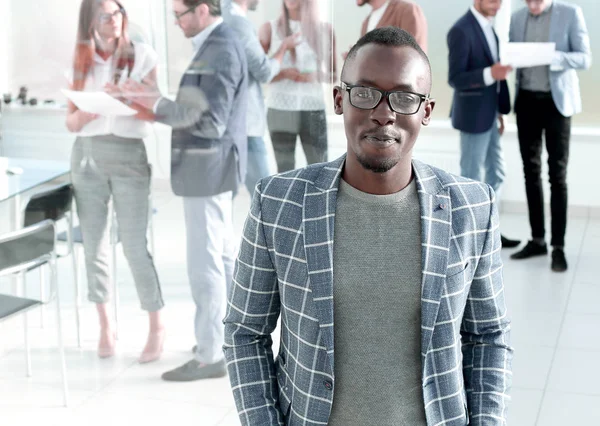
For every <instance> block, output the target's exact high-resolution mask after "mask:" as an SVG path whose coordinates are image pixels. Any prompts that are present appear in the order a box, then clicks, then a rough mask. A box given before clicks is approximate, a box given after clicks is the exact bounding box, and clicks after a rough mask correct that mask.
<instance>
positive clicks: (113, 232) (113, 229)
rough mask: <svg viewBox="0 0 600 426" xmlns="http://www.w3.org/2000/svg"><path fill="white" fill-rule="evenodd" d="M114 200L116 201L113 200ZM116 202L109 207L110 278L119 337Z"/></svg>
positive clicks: (116, 335) (116, 333)
mask: <svg viewBox="0 0 600 426" xmlns="http://www.w3.org/2000/svg"><path fill="white" fill-rule="evenodd" d="M113 202H114V201H113ZM113 206H114V204H112V205H111V208H110V209H109V214H110V215H109V217H110V218H111V226H110V244H111V249H112V261H111V268H110V279H111V280H112V291H113V300H114V311H115V312H114V314H115V338H116V339H119V289H118V280H117V243H118V235H117V221H116V217H115V211H114V208H113Z"/></svg>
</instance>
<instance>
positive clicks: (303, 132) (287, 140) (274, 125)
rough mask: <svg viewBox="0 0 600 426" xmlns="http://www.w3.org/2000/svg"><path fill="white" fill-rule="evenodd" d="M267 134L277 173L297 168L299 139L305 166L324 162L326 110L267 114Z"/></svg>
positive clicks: (325, 157)
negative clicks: (297, 142)
mask: <svg viewBox="0 0 600 426" xmlns="http://www.w3.org/2000/svg"><path fill="white" fill-rule="evenodd" d="M267 123H268V126H269V134H270V136H271V142H272V143H273V152H274V153H275V161H276V162H277V171H278V172H279V173H283V172H287V171H289V170H293V169H295V168H296V139H297V138H298V136H300V142H301V143H302V149H303V150H304V155H305V156H306V162H307V163H308V164H314V163H322V162H324V161H327V120H326V118H325V111H324V110H319V111H282V110H276V109H272V108H270V109H269V110H268V112H267Z"/></svg>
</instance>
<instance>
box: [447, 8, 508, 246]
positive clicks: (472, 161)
mask: <svg viewBox="0 0 600 426" xmlns="http://www.w3.org/2000/svg"><path fill="white" fill-rule="evenodd" d="M501 5H502V0H475V2H474V4H473V6H471V8H470V10H469V11H468V12H467V13H466V14H465V15H464V16H463V17H462V18H460V19H459V20H458V21H457V22H456V23H455V24H454V26H453V27H452V28H451V29H450V31H449V32H448V39H447V41H448V51H449V55H448V83H449V84H450V86H452V87H453V88H454V98H453V101H452V110H451V113H450V115H451V117H452V126H453V127H454V128H455V129H458V130H460V151H461V156H460V169H461V175H463V176H465V177H468V178H471V179H474V180H478V181H482V182H485V183H487V184H489V185H490V186H491V187H492V188H493V189H494V191H495V192H496V194H498V193H499V192H500V188H501V186H502V183H503V182H504V175H505V172H504V156H503V154H502V146H501V145H500V136H502V133H503V132H504V119H503V117H502V114H508V113H509V112H510V97H509V93H508V85H507V84H506V76H507V75H508V74H509V72H510V71H511V67H510V66H503V65H501V64H500V63H499V62H498V60H499V46H498V37H497V36H496V33H495V31H494V28H493V26H492V24H493V18H494V16H496V14H497V13H498V10H499V9H500V6H501ZM498 126H499V127H498ZM483 170H485V175H484V172H483ZM518 244H519V241H514V240H509V239H508V238H505V237H502V246H503V247H516V246H517V245H518Z"/></svg>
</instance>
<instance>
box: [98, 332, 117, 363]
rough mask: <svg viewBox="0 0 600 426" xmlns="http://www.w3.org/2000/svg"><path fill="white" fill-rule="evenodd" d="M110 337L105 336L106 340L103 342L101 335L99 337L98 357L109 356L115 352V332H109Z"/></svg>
mask: <svg viewBox="0 0 600 426" xmlns="http://www.w3.org/2000/svg"><path fill="white" fill-rule="evenodd" d="M109 336H110V337H108V338H107V341H105V342H103V341H102V337H100V342H98V357H100V358H110V357H112V356H113V355H114V354H115V337H116V336H115V334H114V333H110V334H109Z"/></svg>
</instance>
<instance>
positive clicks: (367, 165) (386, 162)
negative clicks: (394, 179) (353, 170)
mask: <svg viewBox="0 0 600 426" xmlns="http://www.w3.org/2000/svg"><path fill="white" fill-rule="evenodd" d="M356 159H357V160H358V162H359V163H360V165H361V166H362V167H363V169H365V170H369V171H371V172H373V173H386V172H389V171H390V170H392V169H393V168H394V167H395V166H396V164H398V162H399V161H400V160H398V159H397V158H383V159H381V160H374V159H371V158H366V157H364V156H362V155H357V156H356Z"/></svg>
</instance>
